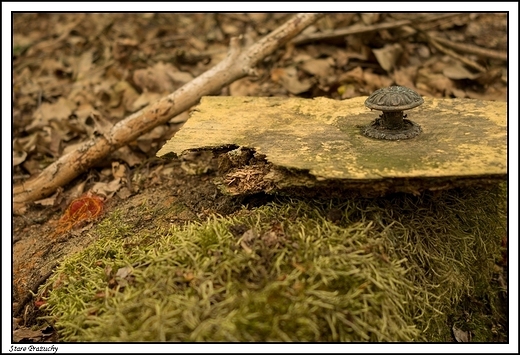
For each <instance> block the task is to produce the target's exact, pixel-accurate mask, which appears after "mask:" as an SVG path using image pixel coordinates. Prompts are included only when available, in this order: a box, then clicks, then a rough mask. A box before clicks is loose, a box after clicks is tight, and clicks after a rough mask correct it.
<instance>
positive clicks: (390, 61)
mask: <svg viewBox="0 0 520 355" xmlns="http://www.w3.org/2000/svg"><path fill="white" fill-rule="evenodd" d="M372 52H374V55H375V56H376V59H377V61H378V63H379V65H381V68H383V69H384V70H386V71H387V72H390V71H392V69H393V68H394V66H395V63H396V62H397V60H398V59H399V58H400V57H401V54H403V47H402V46H401V45H400V44H399V43H394V44H387V45H385V46H384V47H383V48H380V49H373V50H372Z"/></svg>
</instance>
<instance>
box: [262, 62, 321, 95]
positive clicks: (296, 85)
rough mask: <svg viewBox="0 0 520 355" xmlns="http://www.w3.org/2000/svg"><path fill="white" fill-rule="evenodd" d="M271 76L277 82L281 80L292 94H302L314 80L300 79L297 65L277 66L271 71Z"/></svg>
mask: <svg viewBox="0 0 520 355" xmlns="http://www.w3.org/2000/svg"><path fill="white" fill-rule="evenodd" d="M271 78H272V79H273V81H275V82H279V83H280V84H282V86H283V87H284V88H285V89H286V90H287V91H289V92H290V93H291V94H295V95H297V94H301V93H303V92H306V91H308V90H309V89H310V88H311V87H312V85H313V82H312V80H309V79H305V80H302V81H300V80H299V79H298V71H297V70H296V68H295V67H288V68H277V69H273V70H272V71H271Z"/></svg>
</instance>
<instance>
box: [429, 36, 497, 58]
mask: <svg viewBox="0 0 520 355" xmlns="http://www.w3.org/2000/svg"><path fill="white" fill-rule="evenodd" d="M430 38H431V39H433V40H434V41H435V42H437V43H439V44H441V45H444V46H446V47H449V48H451V49H454V50H456V51H457V52H461V53H468V54H474V55H477V56H479V57H482V58H491V59H498V60H501V61H504V62H507V53H506V52H501V51H496V50H493V49H488V48H482V47H479V46H475V45H473V44H467V43H458V42H453V41H450V40H449V39H446V38H441V37H436V36H431V35H430Z"/></svg>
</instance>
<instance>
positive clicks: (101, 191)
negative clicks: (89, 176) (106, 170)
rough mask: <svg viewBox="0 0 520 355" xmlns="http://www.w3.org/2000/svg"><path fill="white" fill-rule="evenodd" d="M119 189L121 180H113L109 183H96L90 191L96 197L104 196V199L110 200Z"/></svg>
mask: <svg viewBox="0 0 520 355" xmlns="http://www.w3.org/2000/svg"><path fill="white" fill-rule="evenodd" d="M120 188H121V179H114V180H112V181H110V182H109V183H106V182H98V183H96V184H95V185H94V186H93V187H92V189H91V191H92V192H93V193H95V194H97V195H100V196H104V197H106V199H109V198H111V197H112V196H114V194H115V193H116V192H117V191H118V190H119V189H120Z"/></svg>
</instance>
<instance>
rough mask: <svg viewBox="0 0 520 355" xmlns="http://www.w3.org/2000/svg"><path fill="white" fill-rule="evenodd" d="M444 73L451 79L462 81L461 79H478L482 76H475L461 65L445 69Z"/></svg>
mask: <svg viewBox="0 0 520 355" xmlns="http://www.w3.org/2000/svg"><path fill="white" fill-rule="evenodd" d="M442 73H443V74H444V75H445V76H446V77H447V78H449V79H455V80H461V79H471V80H473V79H476V78H478V77H479V76H480V75H479V74H478V73H476V74H473V73H472V72H470V71H469V70H467V69H466V68H464V67H463V66H462V65H460V64H454V65H451V66H448V67H445V68H444V69H443V70H442Z"/></svg>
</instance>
